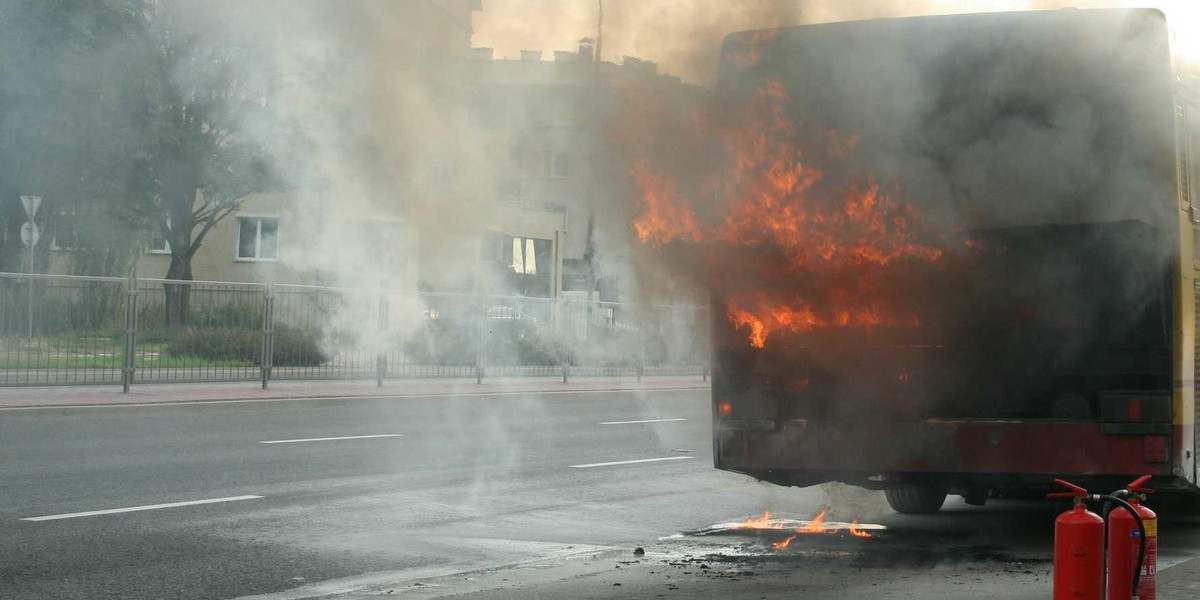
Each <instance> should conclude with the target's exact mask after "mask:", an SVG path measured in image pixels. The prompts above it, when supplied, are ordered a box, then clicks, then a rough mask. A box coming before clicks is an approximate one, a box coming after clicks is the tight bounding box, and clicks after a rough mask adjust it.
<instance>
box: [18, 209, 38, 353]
mask: <svg viewBox="0 0 1200 600" xmlns="http://www.w3.org/2000/svg"><path fill="white" fill-rule="evenodd" d="M41 205H42V197H41V196H21V206H23V207H25V216H26V217H28V218H29V220H28V221H26V222H25V224H24V225H21V243H22V244H24V245H25V248H27V252H28V253H29V303H28V304H27V305H26V309H25V310H26V314H25V317H26V323H27V324H28V325H29V339H31V340H32V339H33V247H34V246H37V243H38V240H39V239H41V237H42V232H41V230H39V229H38V226H37V223H36V222H34V217H36V216H37V211H38V207H40V206H41Z"/></svg>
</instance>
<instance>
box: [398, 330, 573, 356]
mask: <svg viewBox="0 0 1200 600" xmlns="http://www.w3.org/2000/svg"><path fill="white" fill-rule="evenodd" d="M477 327H479V325H478V323H476V322H471V321H466V320H454V319H434V320H431V321H429V322H427V323H426V325H425V326H424V327H423V328H421V329H420V330H418V331H417V332H416V333H415V334H413V336H412V337H411V338H410V339H409V340H408V342H407V343H405V345H404V351H405V354H407V355H408V359H409V360H411V361H412V362H414V363H417V364H433V365H473V364H475V358H476V357H475V355H476V352H477V351H478V348H477V346H476V338H477V331H476V328H477ZM483 336H484V337H483V339H484V347H483V361H484V364H485V365H488V366H513V365H520V366H534V365H557V364H561V362H562V360H563V358H564V356H565V354H564V353H565V352H566V348H565V347H563V346H562V345H561V344H558V343H556V342H554V341H553V340H551V339H548V336H546V335H544V334H543V333H542V331H540V330H539V328H538V326H537V325H536V324H534V323H533V322H532V321H526V320H521V319H490V320H488V321H486V322H485V324H484V329H483ZM567 358H569V357H567Z"/></svg>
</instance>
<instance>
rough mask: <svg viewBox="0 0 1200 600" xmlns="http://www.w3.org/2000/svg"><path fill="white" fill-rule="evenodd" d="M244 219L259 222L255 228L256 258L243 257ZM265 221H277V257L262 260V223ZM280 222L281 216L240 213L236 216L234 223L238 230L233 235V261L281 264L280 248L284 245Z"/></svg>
mask: <svg viewBox="0 0 1200 600" xmlns="http://www.w3.org/2000/svg"><path fill="white" fill-rule="evenodd" d="M242 219H253V220H255V221H256V222H257V225H256V226H255V229H254V235H255V240H254V254H255V256H253V257H243V256H242ZM264 219H269V220H273V221H275V257H274V258H261V255H262V222H263V220H264ZM279 221H280V219H279V215H277V214H276V215H271V214H248V213H247V214H242V213H238V214H236V215H234V221H233V222H234V224H235V227H236V229H235V230H234V234H233V260H234V262H257V263H274V262H279V248H280V246H281V245H282V244H281V243H280V232H279Z"/></svg>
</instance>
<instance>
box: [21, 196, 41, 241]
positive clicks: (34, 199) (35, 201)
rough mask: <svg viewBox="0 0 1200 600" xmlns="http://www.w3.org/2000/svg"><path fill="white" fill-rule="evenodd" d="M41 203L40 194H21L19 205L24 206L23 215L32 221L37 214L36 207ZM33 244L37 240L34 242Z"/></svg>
mask: <svg viewBox="0 0 1200 600" xmlns="http://www.w3.org/2000/svg"><path fill="white" fill-rule="evenodd" d="M41 205H42V197H41V196H21V206H24V207H25V216H27V217H29V220H30V221H32V220H33V218H34V217H36V216H37V209H38V207H39V206H41ZM34 243H35V244H36V243H37V242H34Z"/></svg>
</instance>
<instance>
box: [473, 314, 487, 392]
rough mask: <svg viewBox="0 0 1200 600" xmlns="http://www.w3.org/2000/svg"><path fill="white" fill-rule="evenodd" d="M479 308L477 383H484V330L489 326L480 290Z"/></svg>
mask: <svg viewBox="0 0 1200 600" xmlns="http://www.w3.org/2000/svg"><path fill="white" fill-rule="evenodd" d="M476 302H477V308H478V309H479V310H477V311H476V315H475V318H476V319H478V321H477V325H476V327H475V383H476V384H477V385H478V384H482V383H483V335H484V334H483V332H484V330H485V329H486V328H487V303H486V302H484V299H483V293H482V292H480V294H479V295H478V296H476Z"/></svg>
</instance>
